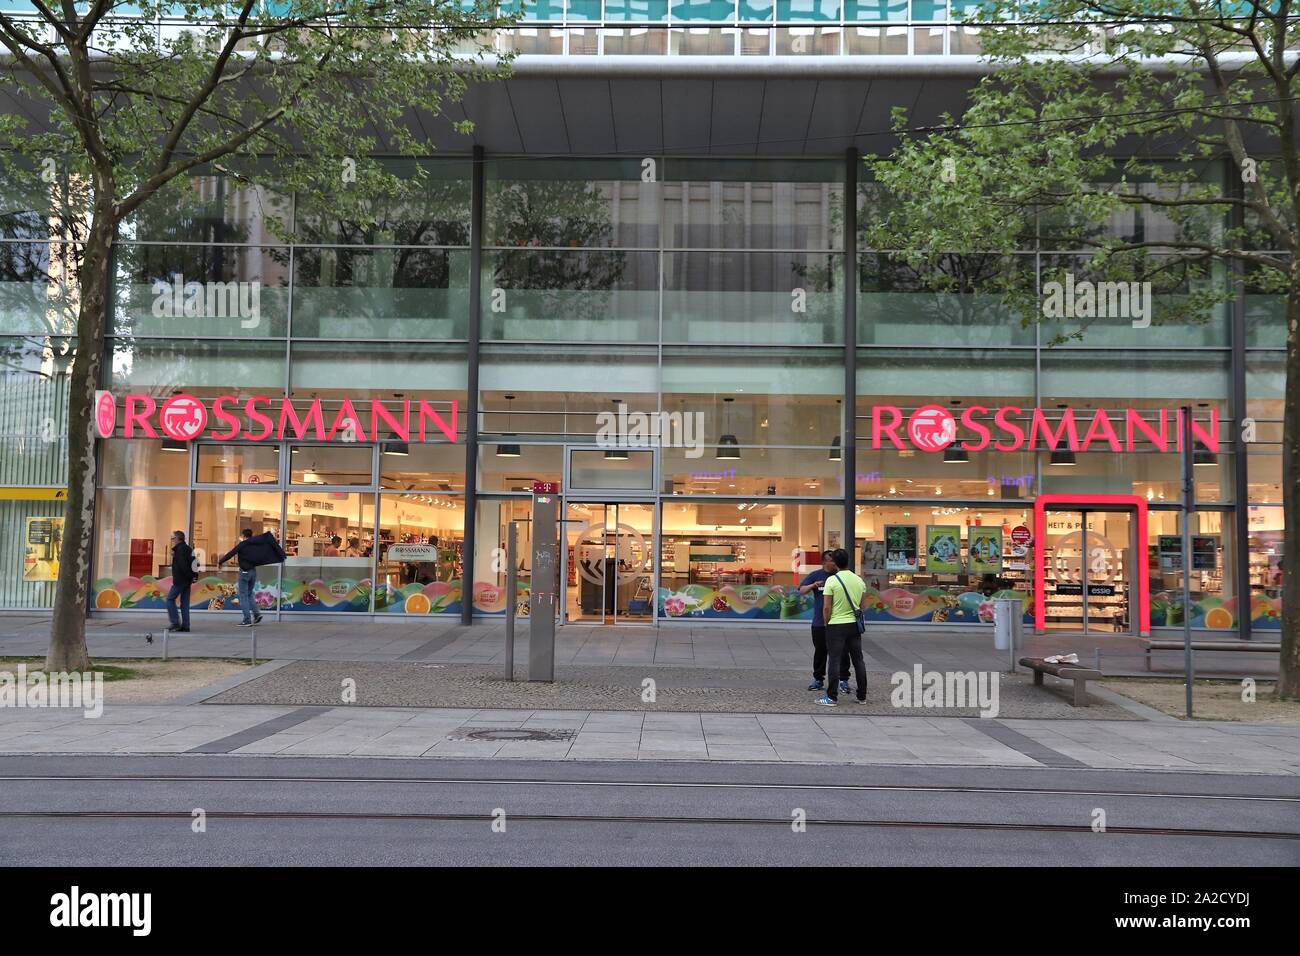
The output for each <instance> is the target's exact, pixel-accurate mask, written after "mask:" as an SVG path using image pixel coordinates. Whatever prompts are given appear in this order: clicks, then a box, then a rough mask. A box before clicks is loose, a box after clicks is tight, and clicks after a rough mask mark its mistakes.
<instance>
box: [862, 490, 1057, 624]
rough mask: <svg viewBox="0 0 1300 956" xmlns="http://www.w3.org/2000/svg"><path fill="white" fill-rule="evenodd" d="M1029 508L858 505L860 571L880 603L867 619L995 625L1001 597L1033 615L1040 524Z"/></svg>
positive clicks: (1027, 616) (872, 604) (871, 608)
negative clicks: (1028, 536) (1025, 539)
mask: <svg viewBox="0 0 1300 956" xmlns="http://www.w3.org/2000/svg"><path fill="white" fill-rule="evenodd" d="M1031 518H1032V511H1031V509H1030V507H1029V506H1028V505H1026V506H1025V507H1024V508H1019V509H1017V508H1010V509H1008V508H1005V507H1002V508H997V507H989V508H984V507H976V506H967V505H949V506H943V505H940V504H938V503H934V504H930V503H910V504H901V503H900V504H875V503H868V502H860V503H859V504H858V505H857V508H856V528H857V542H856V547H857V557H858V567H857V571H858V573H859V574H860V575H862V577H863V579H864V580H865V581H866V582H867V584H868V586H869V588H870V593H871V595H872V600H871V602H870V604H869V605H868V608H867V620H868V621H877V622H882V623H883V622H900V621H902V622H909V623H932V624H991V623H992V622H993V604H992V602H993V600H994V599H996V598H1014V599H1019V600H1020V601H1021V602H1022V603H1023V605H1024V620H1026V621H1030V622H1032V620H1033V615H1032V610H1033V602H1032V599H1033V584H1032V582H1033V555H1032V551H1031V550H1030V549H1031V547H1032V545H1020V544H1017V543H1016V541H1015V538H1016V537H1018V536H1019V533H1017V534H1016V535H1013V531H1016V529H1018V528H1028V527H1030V526H1031V525H1032V520H1031Z"/></svg>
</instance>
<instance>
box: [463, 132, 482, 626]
mask: <svg viewBox="0 0 1300 956" xmlns="http://www.w3.org/2000/svg"><path fill="white" fill-rule="evenodd" d="M483 162H484V158H483V147H482V146H475V147H474V168H473V171H472V172H471V174H470V175H471V177H472V178H471V180H470V213H469V327H468V330H467V342H466V345H465V351H466V355H465V357H466V361H467V363H468V373H467V380H466V387H465V535H464V539H463V541H462V544H461V547H462V548H463V549H464V556H463V557H462V559H461V575H460V593H461V599H460V622H461V623H462V624H473V623H474V600H473V595H474V551H475V550H476V547H475V541H476V534H475V532H476V526H477V524H478V520H477V519H478V416H479V394H478V364H479V338H480V336H481V334H482V332H481V325H482V308H481V304H480V298H481V296H482V288H483V276H482V273H483Z"/></svg>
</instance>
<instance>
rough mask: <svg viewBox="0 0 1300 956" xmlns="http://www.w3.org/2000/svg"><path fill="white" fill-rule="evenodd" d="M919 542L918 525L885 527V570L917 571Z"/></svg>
mask: <svg viewBox="0 0 1300 956" xmlns="http://www.w3.org/2000/svg"><path fill="white" fill-rule="evenodd" d="M917 541H918V535H917V528H916V525H914V524H887V525H885V569H886V570H888V571H915V570H916V569H917V563H916V561H917V554H916V550H917Z"/></svg>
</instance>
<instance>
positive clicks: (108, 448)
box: [99, 438, 202, 488]
mask: <svg viewBox="0 0 1300 956" xmlns="http://www.w3.org/2000/svg"><path fill="white" fill-rule="evenodd" d="M100 448H101V451H100V458H99V483H100V485H103V486H106V487H113V486H121V485H126V486H128V487H129V486H135V485H171V486H173V487H177V488H187V487H189V483H190V456H189V451H188V449H184V450H182V451H179V452H178V451H174V450H172V449H170V448H164V447H163V443H162V442H161V441H149V440H147V439H125V438H110V439H108V440H107V441H104V442H101V443H100ZM200 475H202V471H200ZM200 480H201V479H200Z"/></svg>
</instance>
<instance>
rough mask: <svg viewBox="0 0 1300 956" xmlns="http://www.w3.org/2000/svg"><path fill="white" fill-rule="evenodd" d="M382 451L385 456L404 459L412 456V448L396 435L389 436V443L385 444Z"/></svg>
mask: <svg viewBox="0 0 1300 956" xmlns="http://www.w3.org/2000/svg"><path fill="white" fill-rule="evenodd" d="M382 451H383V454H385V455H400V456H401V457H403V458H405V457H406V456H408V455H410V454H411V448H410V446H409V445H408V444H407V443H406V442H404V441H402V440H401V439H399V438H398V437H397V435H396V434H392V435H389V436H388V441H386V442H384V444H383V449H382Z"/></svg>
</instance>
